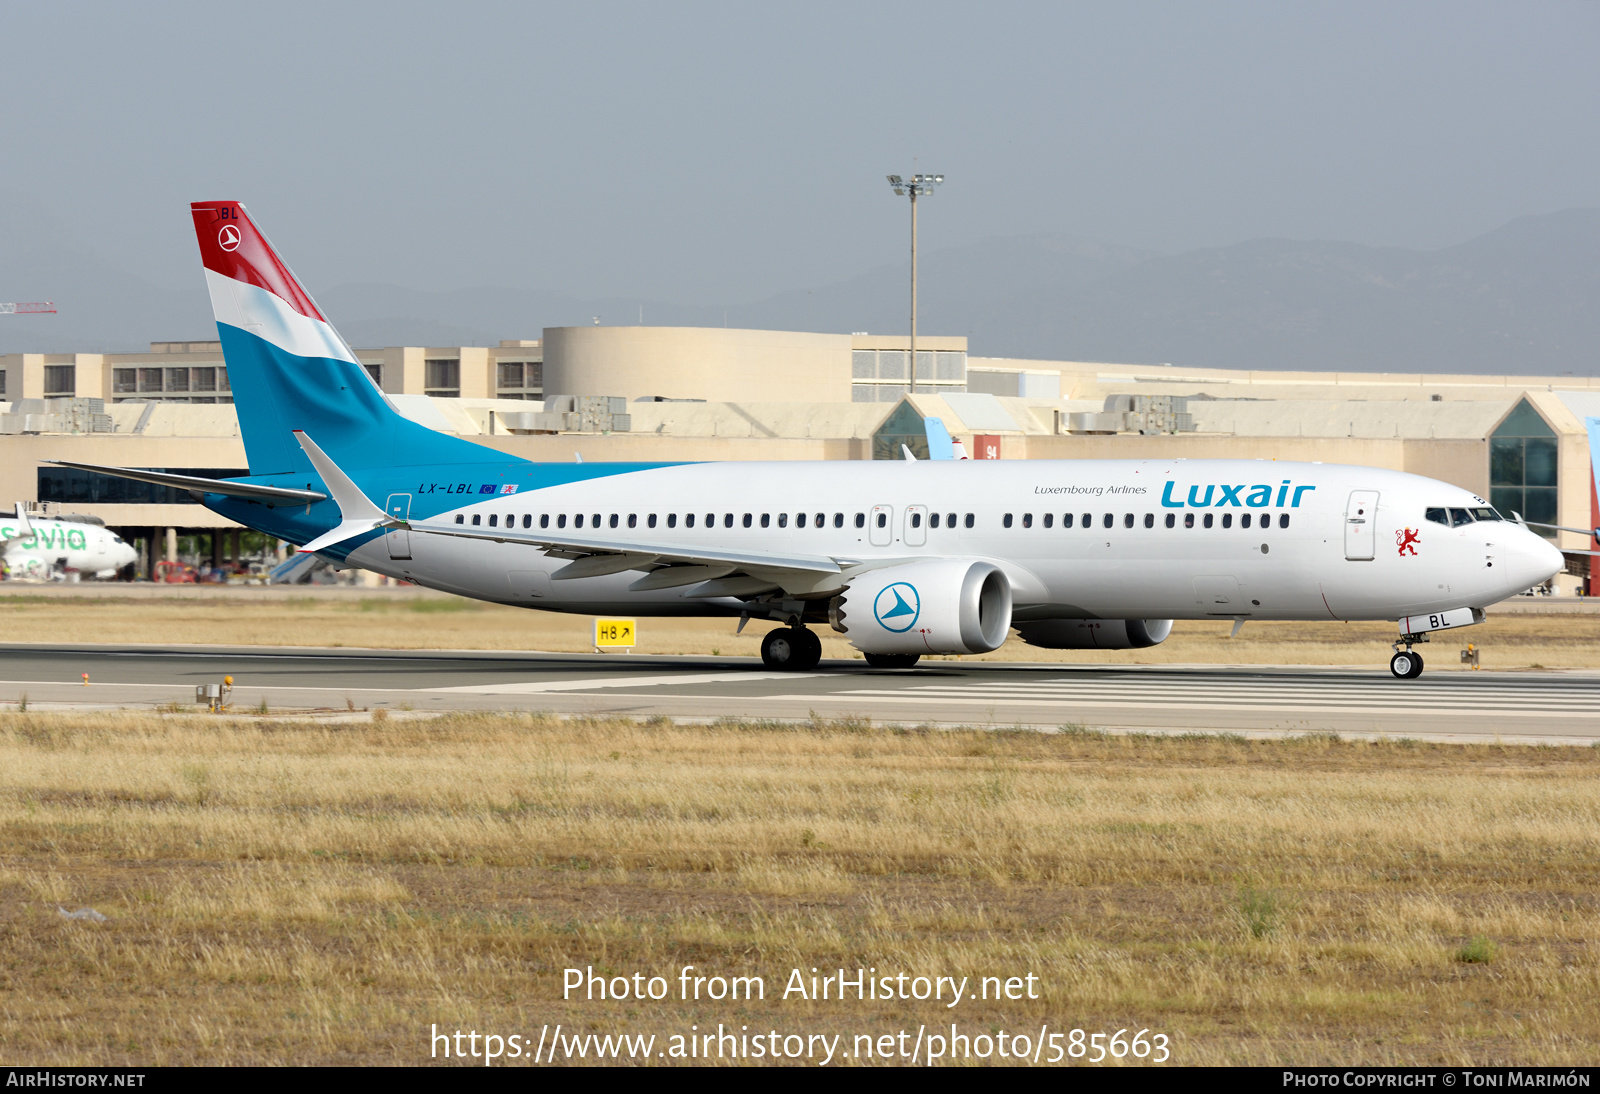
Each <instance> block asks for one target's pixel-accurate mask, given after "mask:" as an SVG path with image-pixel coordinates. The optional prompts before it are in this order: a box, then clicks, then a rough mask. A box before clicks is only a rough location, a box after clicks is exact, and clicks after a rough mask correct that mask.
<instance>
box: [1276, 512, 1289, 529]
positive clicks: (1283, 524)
mask: <svg viewBox="0 0 1600 1094" xmlns="http://www.w3.org/2000/svg"><path fill="white" fill-rule="evenodd" d="M1278 527H1279V528H1287V527H1289V514H1288V513H1279V514H1278Z"/></svg>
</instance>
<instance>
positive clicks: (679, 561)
mask: <svg viewBox="0 0 1600 1094" xmlns="http://www.w3.org/2000/svg"><path fill="white" fill-rule="evenodd" d="M294 437H295V440H296V441H298V442H299V444H300V447H301V448H302V449H304V450H305V453H306V455H307V456H308V457H309V458H310V460H311V463H312V466H314V467H315V468H316V469H317V473H318V474H320V475H321V476H322V481H323V482H324V483H326V484H327V486H328V489H329V490H330V491H331V492H332V494H333V500H334V502H335V503H337V504H338V506H339V512H340V522H339V524H338V525H337V526H335V527H334V528H333V529H332V530H330V531H328V532H326V533H324V534H323V535H321V536H318V537H317V538H316V539H314V540H312V541H311V542H310V543H307V544H305V545H304V546H302V547H301V548H300V551H301V552H302V553H314V552H317V551H321V550H324V549H326V548H328V547H332V546H334V545H335V544H339V543H344V542H346V541H348V540H351V539H355V538H357V537H363V536H368V535H370V534H371V533H372V532H374V531H379V530H383V529H399V528H403V529H406V530H408V531H410V532H415V533H418V534H421V535H431V536H447V537H450V538H454V539H476V540H489V541H491V542H494V543H518V544H523V545H525V546H528V547H531V548H534V549H535V550H538V551H542V552H543V553H545V554H547V555H553V556H555V557H557V558H566V559H571V560H572V561H570V562H569V563H568V564H567V565H565V566H563V567H562V568H561V569H559V570H557V571H556V572H555V573H553V574H551V575H550V576H551V579H552V580H555V581H562V580H570V579H573V578H581V577H602V576H604V575H606V574H619V573H622V572H623V571H625V570H641V571H644V576H642V577H641V578H639V580H637V581H635V582H634V583H633V585H632V586H631V587H632V588H633V589H635V590H639V591H643V590H646V589H672V588H679V587H682V586H685V585H700V586H701V588H700V589H699V590H696V591H695V592H694V593H693V594H691V595H695V596H739V595H752V594H754V593H756V592H762V591H767V590H771V589H780V588H781V589H784V590H787V591H793V592H802V593H809V592H813V591H818V590H819V587H821V589H823V590H825V589H826V588H827V587H829V586H830V585H831V583H830V581H829V578H830V577H831V576H836V575H839V574H842V573H844V572H845V570H846V569H847V568H850V567H855V566H859V565H860V562H859V561H858V560H856V559H850V558H833V557H829V556H826V555H780V554H774V553H771V552H766V551H730V550H725V549H722V548H718V547H698V546H695V547H691V546H687V545H685V544H682V543H664V542H652V541H650V540H646V539H632V538H626V539H624V538H612V537H609V536H602V535H595V536H585V535H581V534H578V535H568V534H566V533H565V532H564V531H563V532H560V533H557V534H556V535H550V534H549V532H548V530H544V529H541V530H539V531H534V530H532V529H529V530H527V531H522V530H519V529H515V528H486V527H482V526H480V525H461V524H443V523H432V522H430V521H427V520H421V521H407V520H402V519H400V518H398V517H392V516H388V515H387V514H385V513H384V512H383V510H382V509H380V508H378V506H377V505H376V504H375V503H374V502H373V501H372V500H371V499H370V498H368V497H367V496H366V495H365V494H364V493H362V491H361V488H360V487H358V486H357V485H356V484H355V483H354V482H353V481H352V480H351V479H350V477H349V476H348V475H346V474H345V473H344V472H343V471H342V470H340V469H339V467H338V466H337V465H336V464H335V463H334V462H333V460H331V459H329V458H328V456H327V454H326V453H324V452H323V451H322V449H320V448H319V447H317V445H316V443H315V442H314V441H312V439H311V438H310V437H308V436H307V435H306V434H305V433H304V432H303V431H300V430H295V432H294ZM874 564H875V565H880V566H881V565H891V564H892V563H890V562H888V561H886V560H875V563H874Z"/></svg>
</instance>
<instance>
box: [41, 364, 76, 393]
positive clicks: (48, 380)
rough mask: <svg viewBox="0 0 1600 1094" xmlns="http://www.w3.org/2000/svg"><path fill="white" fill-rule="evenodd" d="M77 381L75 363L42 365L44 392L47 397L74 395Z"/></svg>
mask: <svg viewBox="0 0 1600 1094" xmlns="http://www.w3.org/2000/svg"><path fill="white" fill-rule="evenodd" d="M77 381H78V366H77V365H46V366H44V394H45V398H47V399H48V398H57V397H61V396H67V397H69V398H70V397H71V396H73V395H76V394H77Z"/></svg>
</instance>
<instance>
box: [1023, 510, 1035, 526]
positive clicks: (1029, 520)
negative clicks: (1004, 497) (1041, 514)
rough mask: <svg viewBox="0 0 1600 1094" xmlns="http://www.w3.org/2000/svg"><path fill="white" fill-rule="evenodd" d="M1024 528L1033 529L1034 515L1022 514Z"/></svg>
mask: <svg viewBox="0 0 1600 1094" xmlns="http://www.w3.org/2000/svg"><path fill="white" fill-rule="evenodd" d="M1022 526H1023V527H1024V528H1032V527H1033V514H1032V513H1024V514H1022Z"/></svg>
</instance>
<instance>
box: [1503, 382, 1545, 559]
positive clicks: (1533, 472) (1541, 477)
mask: <svg viewBox="0 0 1600 1094" xmlns="http://www.w3.org/2000/svg"><path fill="white" fill-rule="evenodd" d="M1489 504H1491V505H1493V506H1494V507H1495V508H1496V509H1498V510H1500V511H1501V512H1502V513H1507V514H1510V513H1520V514H1521V515H1522V517H1523V519H1524V520H1529V521H1535V522H1538V523H1542V524H1554V523H1556V433H1555V430H1553V429H1551V428H1550V426H1549V424H1548V423H1546V422H1545V420H1544V419H1543V418H1541V417H1540V416H1539V412H1538V411H1536V410H1534V409H1533V407H1532V406H1530V405H1529V404H1528V401H1527V400H1526V399H1524V400H1522V401H1521V402H1519V403H1518V404H1517V406H1516V409H1514V410H1513V411H1512V412H1511V413H1510V414H1508V415H1507V416H1506V420H1505V421H1503V422H1501V423H1500V426H1499V428H1497V429H1496V430H1495V431H1494V433H1493V434H1492V435H1491V436H1490V438H1489ZM1535 530H1536V531H1538V532H1539V533H1540V534H1541V535H1544V536H1545V537H1547V538H1550V539H1554V538H1555V530H1554V529H1550V528H1544V529H1535Z"/></svg>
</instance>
